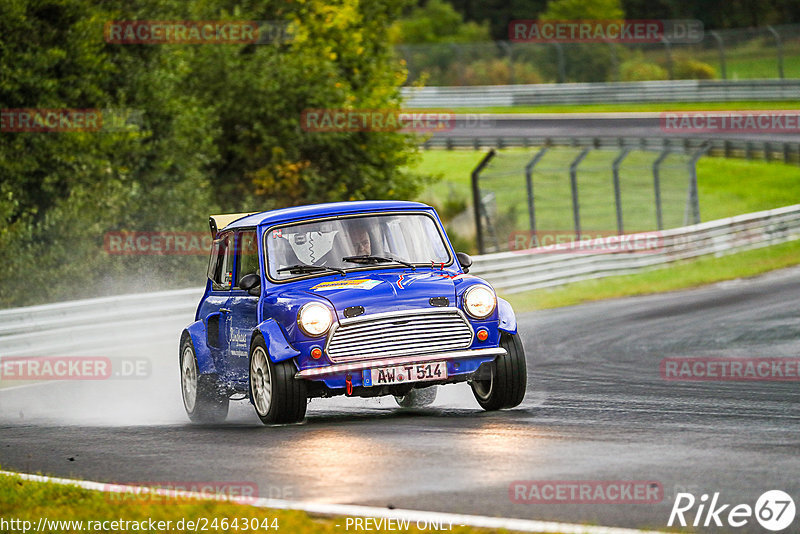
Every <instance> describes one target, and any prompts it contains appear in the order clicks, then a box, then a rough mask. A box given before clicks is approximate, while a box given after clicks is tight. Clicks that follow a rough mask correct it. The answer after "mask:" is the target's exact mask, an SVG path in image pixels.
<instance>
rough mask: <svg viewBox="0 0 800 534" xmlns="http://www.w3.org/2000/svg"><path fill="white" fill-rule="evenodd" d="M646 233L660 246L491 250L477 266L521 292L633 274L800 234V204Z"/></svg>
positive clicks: (503, 287) (505, 289) (504, 287)
mask: <svg viewBox="0 0 800 534" xmlns="http://www.w3.org/2000/svg"><path fill="white" fill-rule="evenodd" d="M634 235H637V234H634ZM641 236H650V237H652V236H658V239H659V246H658V247H656V248H655V249H654V250H650V251H647V252H643V251H640V252H611V251H608V252H600V253H591V254H589V253H572V254H558V253H542V249H530V250H528V251H514V252H500V253H496V254H485V255H483V256H477V257H475V259H474V264H473V269H472V270H471V272H474V273H475V274H477V275H479V276H481V277H483V278H486V279H487V280H488V281H489V282H491V283H492V285H493V286H494V287H495V288H496V289H497V290H498V291H499V292H501V293H518V292H521V291H528V290H531V289H537V288H542V287H551V286H557V285H562V284H567V283H570V282H577V281H581V280H590V279H593V278H602V277H605V276H614V275H620V274H630V273H634V272H638V271H641V270H643V269H648V268H654V267H658V266H662V265H665V264H668V263H671V262H674V261H678V260H683V259H688V258H694V257H697V256H704V255H709V254H717V255H722V254H725V253H730V252H735V251H740V250H745V249H750V248H758V247H765V246H768V245H774V244H777V243H783V242H786V241H790V240H793V239H799V238H800V204H797V205H794V206H788V207H785V208H778V209H773V210H767V211H761V212H757V213H750V214H747V215H739V216H736V217H730V218H727V219H719V220H716V221H709V222H705V223H700V224H695V225H692V226H686V227H683V228H675V229H672V230H664V231H662V232H649V233H646V234H641ZM589 243H590V242H589ZM589 243H587V246H588V245H589Z"/></svg>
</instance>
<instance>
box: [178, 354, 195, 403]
mask: <svg viewBox="0 0 800 534" xmlns="http://www.w3.org/2000/svg"><path fill="white" fill-rule="evenodd" d="M181 391H183V403H184V404H185V405H186V411H187V412H189V413H192V412H193V411H194V406H195V404H196V403H197V365H196V364H195V361H194V351H193V350H192V348H191V347H188V346H187V347H186V348H184V349H183V354H182V355H181Z"/></svg>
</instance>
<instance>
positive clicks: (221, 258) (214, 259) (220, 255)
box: [208, 232, 233, 291]
mask: <svg viewBox="0 0 800 534" xmlns="http://www.w3.org/2000/svg"><path fill="white" fill-rule="evenodd" d="M232 236H233V234H231V233H230V232H229V233H227V234H224V235H222V236H220V238H219V239H217V240H215V241H214V244H213V245H212V247H211V261H209V262H208V278H209V279H210V280H211V289H213V290H215V291H227V290H229V289H230V288H231V279H232V278H233V250H232V249H233V247H232V246H231V245H232V243H231V241H232Z"/></svg>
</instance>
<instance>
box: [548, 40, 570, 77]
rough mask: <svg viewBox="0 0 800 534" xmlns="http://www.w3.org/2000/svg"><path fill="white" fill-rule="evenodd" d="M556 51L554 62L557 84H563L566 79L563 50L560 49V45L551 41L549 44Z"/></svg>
mask: <svg viewBox="0 0 800 534" xmlns="http://www.w3.org/2000/svg"><path fill="white" fill-rule="evenodd" d="M550 44H551V45H553V46H554V47H555V49H556V61H557V64H558V83H564V81H565V80H566V79H567V66H566V63H565V62H564V49H563V48H562V47H561V43H559V42H557V41H553V42H552V43H550Z"/></svg>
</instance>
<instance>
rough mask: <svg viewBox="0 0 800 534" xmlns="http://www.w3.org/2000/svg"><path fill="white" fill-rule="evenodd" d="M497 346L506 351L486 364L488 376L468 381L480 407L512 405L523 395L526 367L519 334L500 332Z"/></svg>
mask: <svg viewBox="0 0 800 534" xmlns="http://www.w3.org/2000/svg"><path fill="white" fill-rule="evenodd" d="M500 346H501V347H502V348H504V349H506V354H505V355H503V356H498V357H497V358H496V359H495V360H494V361H493V362H491V363H490V364H488V366H489V370H490V373H489V376H488V377H487V378H484V379H481V380H473V381H472V382H471V384H470V385H471V386H472V393H473V394H474V395H475V399H476V400H477V401H478V404H480V405H481V408H483V409H484V410H500V409H502V408H513V407H514V406H517V405H518V404H519V403H521V402H522V399H523V397H525V388H526V386H527V383H528V370H527V365H526V362H525V351H524V349H523V348H522V342H521V341H520V340H519V335H517V334H501V336H500ZM484 365H486V364H484Z"/></svg>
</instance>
